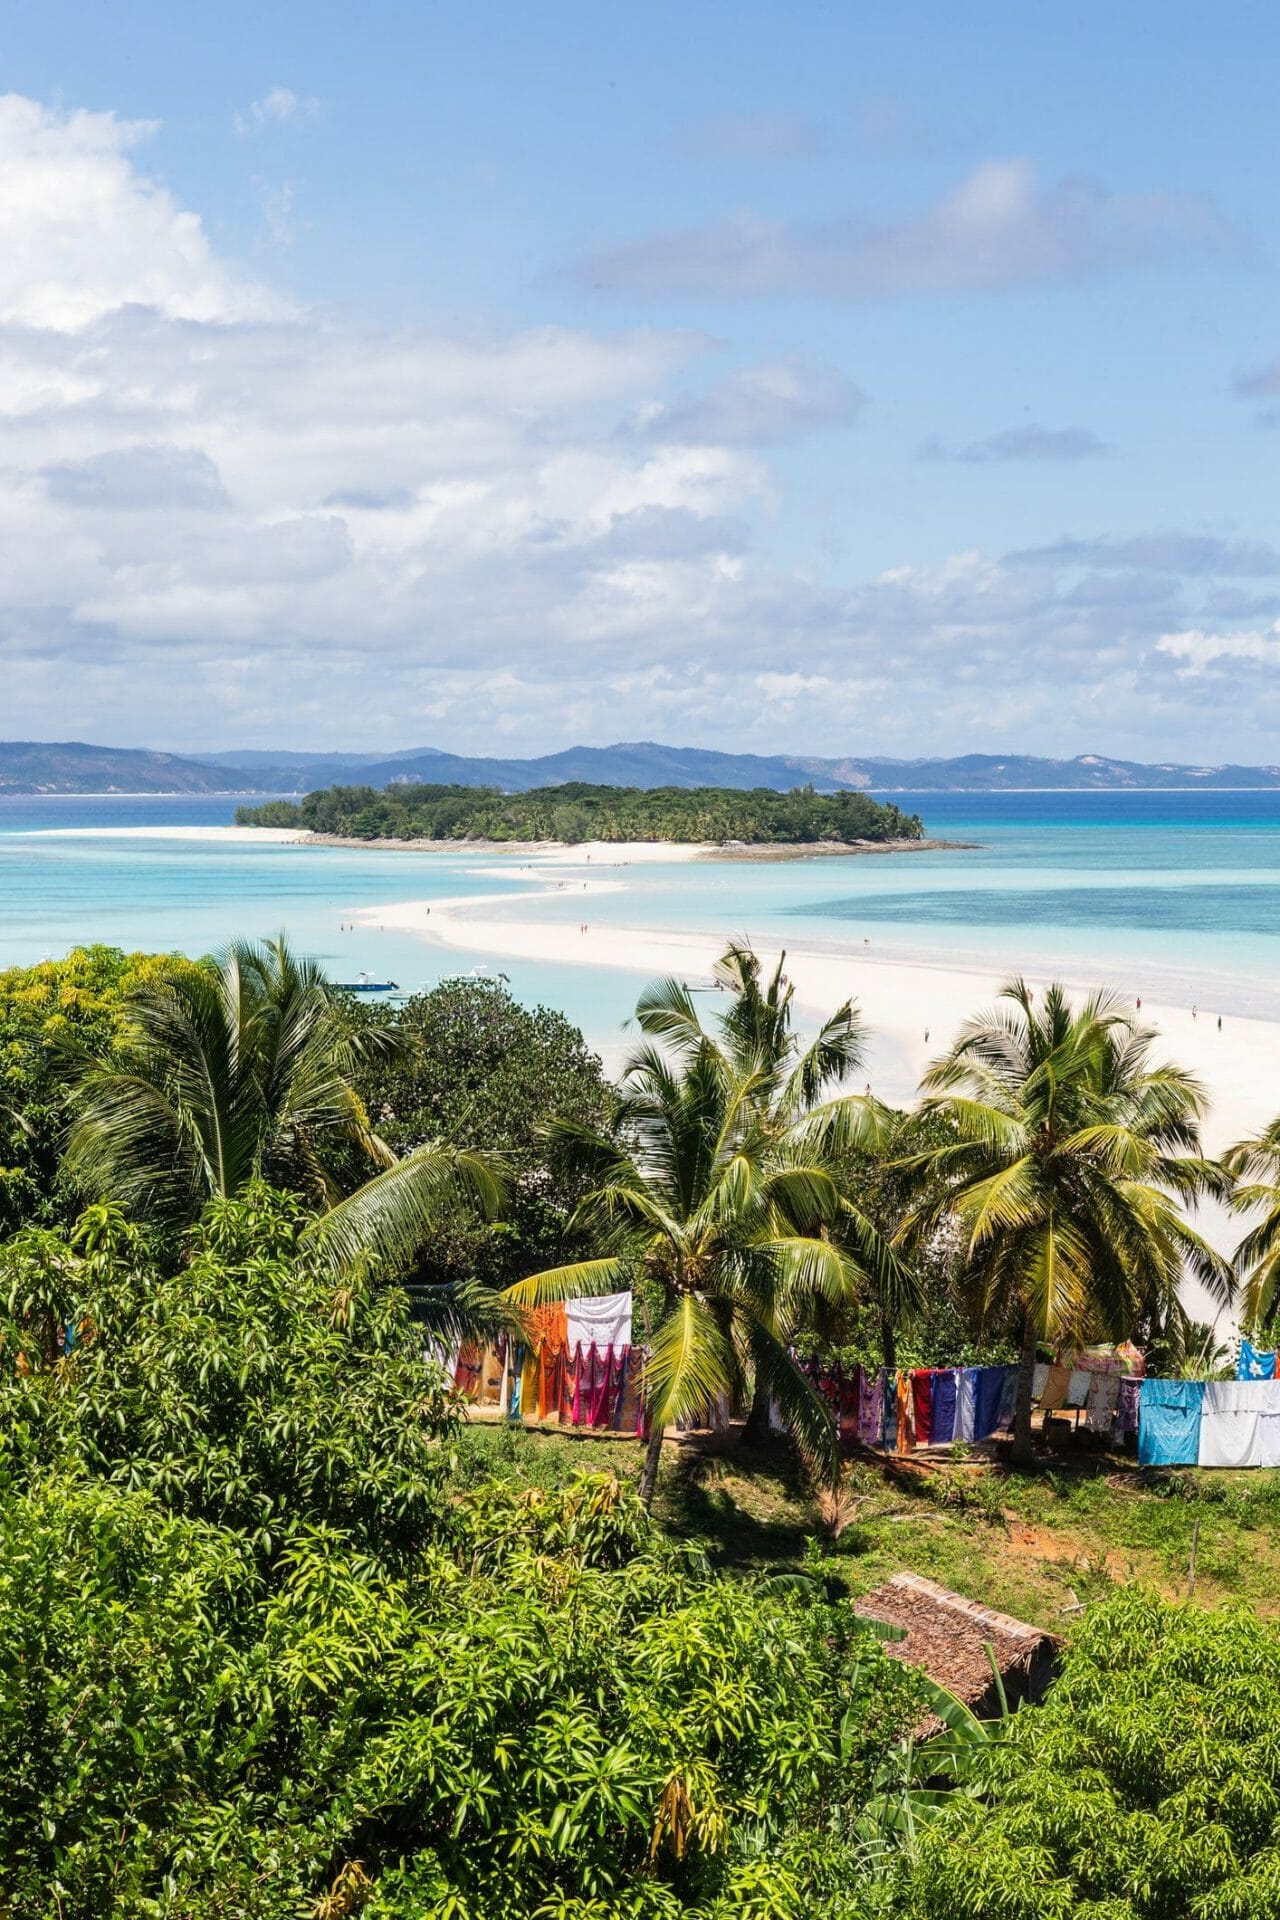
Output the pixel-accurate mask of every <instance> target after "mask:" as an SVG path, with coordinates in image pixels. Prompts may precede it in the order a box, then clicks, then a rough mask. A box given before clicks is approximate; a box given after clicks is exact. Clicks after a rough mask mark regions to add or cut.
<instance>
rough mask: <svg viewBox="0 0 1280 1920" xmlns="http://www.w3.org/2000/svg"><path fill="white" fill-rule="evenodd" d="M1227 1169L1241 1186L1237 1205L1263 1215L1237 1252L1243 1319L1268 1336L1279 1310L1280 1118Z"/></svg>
mask: <svg viewBox="0 0 1280 1920" xmlns="http://www.w3.org/2000/svg"><path fill="white" fill-rule="evenodd" d="M1223 1165H1224V1166H1225V1167H1226V1169H1227V1171H1228V1172H1229V1173H1230V1174H1231V1175H1232V1176H1233V1177H1234V1178H1235V1179H1236V1180H1237V1181H1239V1183H1240V1184H1239V1185H1238V1186H1237V1187H1236V1188H1235V1189H1234V1191H1233V1193H1232V1196H1231V1204H1232V1206H1233V1207H1234V1208H1235V1209H1236V1211H1237V1212H1238V1213H1247V1214H1252V1213H1256V1214H1257V1215H1258V1218H1257V1219H1256V1220H1255V1221H1254V1223H1253V1225H1252V1226H1251V1227H1250V1228H1249V1231H1248V1232H1247V1233H1246V1234H1245V1236H1244V1238H1243V1240H1241V1242H1240V1244H1239V1246H1238V1247H1237V1248H1236V1255H1235V1257H1236V1263H1237V1265H1238V1266H1239V1268H1240V1270H1241V1273H1242V1275H1243V1278H1244V1299H1243V1302H1242V1306H1243V1315H1242V1318H1243V1321H1244V1325H1245V1326H1246V1328H1248V1330H1249V1331H1250V1332H1251V1333H1264V1334H1265V1333H1269V1332H1270V1330H1271V1328H1272V1327H1273V1326H1274V1325H1275V1322H1276V1312H1277V1308H1280V1118H1277V1119H1275V1120H1273V1121H1272V1122H1271V1124H1270V1125H1269V1126H1266V1127H1264V1128H1263V1129H1262V1131H1261V1132H1260V1133H1256V1134H1253V1135H1251V1136H1250V1137H1249V1138H1248V1139H1247V1140H1241V1141H1239V1142H1237V1144H1236V1145H1235V1146H1234V1147H1231V1148H1229V1149H1228V1151H1227V1152H1226V1153H1225V1154H1224V1155H1223Z"/></svg>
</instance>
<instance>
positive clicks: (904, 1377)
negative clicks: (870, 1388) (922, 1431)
mask: <svg viewBox="0 0 1280 1920" xmlns="http://www.w3.org/2000/svg"><path fill="white" fill-rule="evenodd" d="M895 1387H896V1398H897V1403H898V1419H897V1427H896V1432H895V1444H896V1446H897V1450H898V1452H899V1453H910V1451H911V1449H912V1448H913V1447H914V1446H915V1443H916V1438H915V1431H914V1422H913V1420H912V1414H913V1412H914V1407H913V1405H912V1397H911V1375H910V1374H909V1373H906V1372H904V1371H903V1369H902V1368H901V1367H899V1368H898V1373H897V1379H896V1382H895Z"/></svg>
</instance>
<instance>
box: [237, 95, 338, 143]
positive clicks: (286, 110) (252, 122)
mask: <svg viewBox="0 0 1280 1920" xmlns="http://www.w3.org/2000/svg"><path fill="white" fill-rule="evenodd" d="M320 107H321V103H320V101H319V100H316V99H314V98H313V97H311V96H309V95H303V94H297V93H295V92H294V91H293V88H292V87H272V88H271V90H270V91H269V92H268V93H264V94H263V96H262V98H261V99H260V100H251V101H250V102H249V105H248V106H247V107H246V108H245V110H244V112H243V113H237V114H236V116H235V129H236V132H237V133H238V134H240V135H241V136H242V137H243V136H244V135H245V134H250V133H261V132H262V130H263V128H264V127H270V126H278V127H279V126H289V125H291V124H292V125H297V124H298V123H299V122H301V121H306V120H314V119H315V118H316V115H317V114H318V113H319V112H320Z"/></svg>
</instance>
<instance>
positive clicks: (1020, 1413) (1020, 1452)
mask: <svg viewBox="0 0 1280 1920" xmlns="http://www.w3.org/2000/svg"><path fill="white" fill-rule="evenodd" d="M1037 1332H1038V1329H1037V1327H1036V1322H1035V1316H1034V1314H1031V1313H1024V1314H1023V1316H1022V1358H1021V1359H1020V1361H1019V1362H1018V1398H1017V1403H1016V1410H1015V1412H1014V1416H1013V1454H1012V1457H1013V1459H1014V1460H1015V1461H1016V1462H1017V1463H1018V1465H1019V1466H1020V1467H1028V1466H1030V1464H1031V1460H1032V1452H1031V1387H1032V1383H1033V1381H1034V1380H1035V1373H1036V1335H1037Z"/></svg>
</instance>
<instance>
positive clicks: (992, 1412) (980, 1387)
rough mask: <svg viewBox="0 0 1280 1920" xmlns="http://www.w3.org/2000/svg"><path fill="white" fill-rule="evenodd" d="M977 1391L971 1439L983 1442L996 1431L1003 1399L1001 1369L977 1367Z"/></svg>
mask: <svg viewBox="0 0 1280 1920" xmlns="http://www.w3.org/2000/svg"><path fill="white" fill-rule="evenodd" d="M977 1372H978V1379H977V1389H976V1396H975V1402H974V1415H973V1437H974V1439H975V1440H985V1439H986V1438H987V1436H988V1435H989V1434H992V1433H994V1432H995V1430H996V1426H997V1424H998V1422H999V1417H1000V1402H1001V1400H1002V1398H1003V1397H1004V1375H1005V1369H1004V1368H1003V1367H979V1368H978V1370H977Z"/></svg>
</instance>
